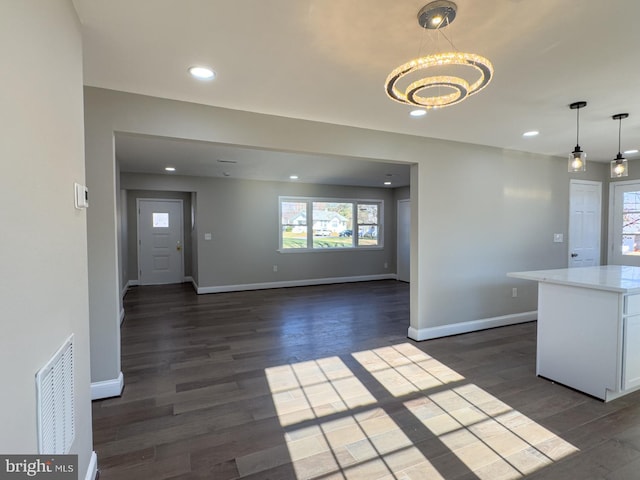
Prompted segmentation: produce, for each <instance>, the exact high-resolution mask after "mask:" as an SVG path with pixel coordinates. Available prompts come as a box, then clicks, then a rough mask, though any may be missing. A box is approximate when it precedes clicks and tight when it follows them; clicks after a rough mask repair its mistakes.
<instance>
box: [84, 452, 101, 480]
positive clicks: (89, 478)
mask: <svg viewBox="0 0 640 480" xmlns="http://www.w3.org/2000/svg"><path fill="white" fill-rule="evenodd" d="M96 475H98V455H96V452H91V458H90V459H89V466H88V467H87V474H86V475H85V476H84V480H96Z"/></svg>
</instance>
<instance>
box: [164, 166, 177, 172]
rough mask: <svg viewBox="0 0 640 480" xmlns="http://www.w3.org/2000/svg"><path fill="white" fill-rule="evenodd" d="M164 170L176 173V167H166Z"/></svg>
mask: <svg viewBox="0 0 640 480" xmlns="http://www.w3.org/2000/svg"><path fill="white" fill-rule="evenodd" d="M164 169H165V170H166V171H167V172H175V171H176V167H164Z"/></svg>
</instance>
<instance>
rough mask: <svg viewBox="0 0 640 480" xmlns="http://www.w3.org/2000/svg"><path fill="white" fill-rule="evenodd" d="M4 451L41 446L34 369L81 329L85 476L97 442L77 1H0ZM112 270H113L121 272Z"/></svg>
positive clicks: (78, 386) (79, 404)
mask: <svg viewBox="0 0 640 480" xmlns="http://www.w3.org/2000/svg"><path fill="white" fill-rule="evenodd" d="M0 58H1V59H2V75H0V112H2V113H0V132H2V133H1V135H2V141H0V158H1V159H2V168H3V171H2V176H1V178H2V180H1V182H2V187H1V188H0V205H1V206H0V222H1V224H2V233H1V234H0V265H2V275H1V276H0V304H1V305H2V313H1V315H2V334H1V335H0V378H2V386H3V387H2V395H1V400H0V402H1V406H2V408H0V425H2V427H1V428H0V452H2V453H5V454H11V453H14V454H18V453H20V454H28V453H37V434H36V431H37V429H36V402H35V400H36V389H35V374H36V372H37V371H38V370H39V369H40V368H41V367H42V366H44V364H45V363H46V362H47V361H48V360H49V358H50V357H51V356H52V355H53V354H54V353H55V352H56V350H57V349H58V348H59V347H60V346H61V345H62V343H63V342H64V340H65V339H66V338H67V337H68V336H69V335H70V334H72V333H73V334H74V335H75V347H74V354H75V379H76V383H75V389H74V390H75V391H74V394H75V406H76V411H75V414H76V417H75V425H76V438H75V442H74V443H73V446H72V452H71V453H77V454H78V455H79V469H80V473H79V475H80V477H82V478H84V475H85V472H86V471H87V468H88V465H89V461H90V456H91V445H92V433H91V432H92V431H91V404H90V391H89V320H88V292H87V243H86V212H85V211H84V210H76V209H75V208H74V189H73V183H74V182H78V183H80V184H84V183H85V181H84V178H85V171H84V152H83V98H82V44H81V36H80V26H79V22H78V20H77V17H76V14H75V11H74V9H73V6H72V4H71V1H66V0H59V1H55V2H52V1H44V2H43V1H42V0H19V1H18V0H14V1H2V2H0ZM114 280H115V278H114Z"/></svg>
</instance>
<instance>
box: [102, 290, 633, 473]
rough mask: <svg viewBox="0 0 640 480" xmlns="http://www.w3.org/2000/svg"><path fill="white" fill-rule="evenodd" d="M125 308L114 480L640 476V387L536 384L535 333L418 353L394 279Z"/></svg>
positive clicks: (163, 295) (159, 294)
mask: <svg viewBox="0 0 640 480" xmlns="http://www.w3.org/2000/svg"><path fill="white" fill-rule="evenodd" d="M125 311H126V317H125V321H124V324H123V327H122V371H123V373H124V377H125V389H124V392H123V394H122V396H121V397H119V398H113V399H106V400H102V401H96V402H94V403H93V428H94V430H93V431H94V448H95V450H96V452H97V454H98V462H99V469H100V478H101V480H111V479H117V480H127V479H136V480H139V479H154V480H155V479H176V480H177V479H214V480H227V479H235V478H243V479H255V480H267V479H272V480H288V479H291V480H293V479H323V480H325V479H364V480H375V479H396V480H415V479H429V480H432V479H461V480H467V479H487V480H497V479H511V478H533V479H554V480H558V479H580V480H585V479H606V480H622V479H625V480H632V479H640V392H637V393H634V394H631V395H628V396H626V397H623V398H621V399H618V400H615V401H612V402H610V403H606V404H605V403H603V402H601V401H599V400H596V399H593V398H591V397H588V396H586V395H583V394H581V393H578V392H575V391H573V390H571V389H568V388H566V387H563V386H561V385H556V384H554V383H552V382H549V381H547V380H544V379H540V378H537V377H536V376H535V330H536V324H535V322H532V323H526V324H521V325H516V326H510V327H503V328H497V329H492V330H485V331H482V332H476V333H470V334H466V335H458V336H454V337H449V338H443V339H437V340H431V341H427V342H420V343H417V342H413V341H411V340H409V339H407V338H406V333H407V328H408V325H409V287H408V285H407V284H404V283H400V282H395V281H378V282H365V283H354V284H341V285H327V286H317V287H301V288H286V289H276V290H261V291H250V292H238V293H222V294H212V295H201V296H198V295H196V294H195V293H194V292H193V289H192V288H191V286H190V285H171V286H157V287H135V288H133V289H131V290H130V291H129V292H128V293H127V295H126V297H125Z"/></svg>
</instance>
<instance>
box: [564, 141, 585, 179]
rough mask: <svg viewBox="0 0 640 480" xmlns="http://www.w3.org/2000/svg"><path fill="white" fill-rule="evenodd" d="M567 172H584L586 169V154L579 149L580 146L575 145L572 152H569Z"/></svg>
mask: <svg viewBox="0 0 640 480" xmlns="http://www.w3.org/2000/svg"><path fill="white" fill-rule="evenodd" d="M568 170H569V172H584V171H586V170H587V154H586V153H584V152H583V151H582V150H580V146H579V145H576V148H575V150H574V151H573V152H571V153H570V154H569V164H568Z"/></svg>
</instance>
